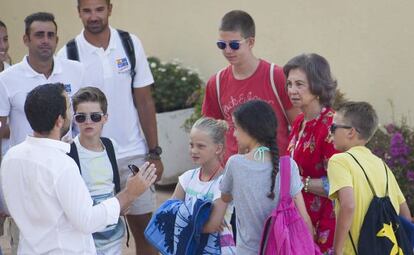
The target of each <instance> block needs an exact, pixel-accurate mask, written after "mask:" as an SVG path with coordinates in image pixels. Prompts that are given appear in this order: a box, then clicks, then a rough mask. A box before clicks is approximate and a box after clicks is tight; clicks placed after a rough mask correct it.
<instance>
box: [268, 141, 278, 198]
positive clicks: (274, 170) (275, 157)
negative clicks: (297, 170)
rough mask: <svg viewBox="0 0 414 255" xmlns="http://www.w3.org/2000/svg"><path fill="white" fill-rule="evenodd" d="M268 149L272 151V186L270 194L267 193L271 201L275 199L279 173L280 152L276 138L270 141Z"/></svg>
mask: <svg viewBox="0 0 414 255" xmlns="http://www.w3.org/2000/svg"><path fill="white" fill-rule="evenodd" d="M267 147H268V148H269V150H270V155H271V157H272V165H273V167H272V173H271V181H272V184H271V185H270V192H269V193H267V197H268V198H270V199H272V200H273V199H274V198H275V182H276V175H277V173H278V172H279V150H278V148H277V145H276V141H275V138H272V139H270V140H269V142H268V144H267Z"/></svg>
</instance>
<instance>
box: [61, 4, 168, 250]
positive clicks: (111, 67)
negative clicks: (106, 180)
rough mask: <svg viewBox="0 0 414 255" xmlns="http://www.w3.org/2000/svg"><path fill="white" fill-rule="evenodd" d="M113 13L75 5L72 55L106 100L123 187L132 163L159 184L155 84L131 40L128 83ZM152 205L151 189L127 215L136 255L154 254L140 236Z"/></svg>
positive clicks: (101, 6) (101, 7)
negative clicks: (148, 165) (152, 172)
mask: <svg viewBox="0 0 414 255" xmlns="http://www.w3.org/2000/svg"><path fill="white" fill-rule="evenodd" d="M111 11H112V4H111V3H110V0H78V13H79V17H80V19H81V20H82V23H83V25H84V29H83V30H82V31H81V33H80V34H79V35H78V36H76V38H75V43H76V45H75V48H74V49H75V50H76V51H77V55H78V58H77V59H78V60H79V61H80V62H82V63H83V64H84V66H85V69H86V80H87V81H88V84H91V85H93V86H97V87H98V88H99V89H101V90H102V91H103V92H104V93H105V95H106V97H107V99H108V114H109V116H110V118H109V119H108V122H107V123H106V124H105V127H104V129H103V136H106V137H110V138H113V139H114V140H115V141H116V142H117V144H118V145H119V159H118V166H119V174H120V177H121V186H122V185H123V183H125V180H126V176H127V174H128V173H129V170H128V164H130V163H134V164H136V165H140V164H142V162H143V161H145V160H147V159H148V160H149V161H150V162H152V163H154V164H155V165H156V167H157V176H158V178H160V177H161V173H162V170H163V166H162V163H161V158H160V154H161V148H160V147H159V146H158V137H157V125H156V119H155V107H154V102H153V99H152V95H151V86H150V85H152V83H153V82H154V79H153V77H152V74H151V71H150V68H149V65H148V62H147V59H146V55H145V52H144V49H143V47H142V44H141V42H140V40H139V39H138V38H137V37H136V36H135V35H132V34H129V36H130V40H131V41H130V42H131V44H132V49H133V51H134V53H135V54H134V56H135V60H136V61H135V63H136V65H135V69H133V70H134V71H135V72H136V74H135V76H134V79H132V75H131V67H132V66H133V64H132V61H131V58H130V56H131V55H129V54H128V53H127V52H126V51H127V50H126V47H125V46H123V42H125V41H123V40H122V39H121V36H120V33H119V32H118V31H117V30H116V29H114V28H112V27H110V26H109V21H108V20H109V16H110V15H111ZM68 48H71V47H70V45H69V46H68V44H67V45H66V46H65V47H64V48H62V49H61V50H60V51H59V52H58V56H59V57H63V58H69V59H75V58H73V57H72V56H71V54H70V53H71V52H69V54H68V52H67V50H68ZM72 49H73V48H72ZM130 49H131V48H130ZM132 91H133V93H132ZM134 101H135V106H136V107H135V106H134ZM141 128H142V131H143V132H141ZM155 202H156V201H155V193H154V189H151V190H149V191H148V192H146V193H144V194H143V195H142V196H141V197H139V198H138V200H137V201H136V203H134V204H133V206H132V207H131V208H130V210H129V211H128V215H127V219H128V223H129V226H130V228H131V231H132V234H133V236H134V240H135V244H136V245H135V247H136V254H145V255H148V254H157V252H156V250H155V249H154V248H153V247H152V246H151V245H149V243H148V242H147V241H146V240H145V237H144V233H143V232H144V229H145V227H146V226H147V224H148V222H149V220H150V218H151V214H152V212H153V211H154V210H155Z"/></svg>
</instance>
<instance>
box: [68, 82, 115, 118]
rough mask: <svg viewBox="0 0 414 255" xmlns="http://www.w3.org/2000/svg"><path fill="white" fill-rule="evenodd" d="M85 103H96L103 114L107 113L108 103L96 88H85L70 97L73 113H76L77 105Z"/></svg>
mask: <svg viewBox="0 0 414 255" xmlns="http://www.w3.org/2000/svg"><path fill="white" fill-rule="evenodd" d="M85 102H96V103H99V105H100V106H101V110H102V112H103V113H104V114H106V112H107V111H108V101H107V100H106V96H105V94H104V93H103V92H102V91H101V90H100V89H98V88H96V87H85V88H81V89H80V90H78V91H77V92H76V93H75V95H73V97H72V105H73V111H74V112H75V113H76V109H77V108H78V105H79V104H81V103H85Z"/></svg>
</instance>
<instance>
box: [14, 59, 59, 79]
mask: <svg viewBox="0 0 414 255" xmlns="http://www.w3.org/2000/svg"><path fill="white" fill-rule="evenodd" d="M28 57H29V56H28V55H25V56H24V57H23V60H22V63H23V66H24V73H25V75H26V76H27V77H36V76H43V77H44V74H42V73H38V72H36V71H35V70H34V69H33V68H32V67H31V66H30V64H29V60H28V59H29V58H28ZM61 72H62V65H61V64H60V61H59V60H58V59H57V58H56V57H55V56H53V70H52V73H51V74H50V77H52V76H53V75H54V74H59V73H61Z"/></svg>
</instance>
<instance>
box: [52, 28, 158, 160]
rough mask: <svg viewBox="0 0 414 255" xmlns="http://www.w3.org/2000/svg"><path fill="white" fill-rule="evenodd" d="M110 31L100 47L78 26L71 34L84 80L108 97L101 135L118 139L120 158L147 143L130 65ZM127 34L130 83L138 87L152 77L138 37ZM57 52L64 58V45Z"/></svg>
mask: <svg viewBox="0 0 414 255" xmlns="http://www.w3.org/2000/svg"><path fill="white" fill-rule="evenodd" d="M110 31H111V36H110V39H109V44H108V47H107V48H106V49H103V48H102V47H95V46H94V45H92V44H90V43H89V42H88V41H87V40H86V39H85V36H84V30H82V32H81V33H80V34H79V35H78V36H76V38H75V40H76V45H77V49H78V53H79V60H80V62H82V63H83V64H84V66H85V69H86V78H85V79H86V83H87V84H90V85H91V86H96V87H98V88H100V89H101V90H102V91H103V92H104V93H105V95H106V97H107V100H108V116H109V118H108V121H107V123H106V124H105V126H104V128H103V133H102V136H106V137H111V138H113V139H114V140H115V141H116V142H117V143H118V146H119V151H118V153H119V157H120V158H125V157H129V156H135V155H142V154H145V153H146V152H147V147H146V142H145V138H144V136H143V133H142V132H141V126H140V122H139V117H138V114H137V111H136V108H135V106H134V101H133V97H132V93H131V75H130V70H131V65H130V62H129V60H128V57H127V55H126V53H125V50H124V48H123V46H122V41H121V38H120V36H119V34H118V32H117V30H116V29H114V28H112V27H110ZM130 35H131V39H132V42H133V46H134V51H135V59H136V67H135V71H136V76H135V79H134V85H133V86H134V88H142V87H145V86H148V85H151V84H152V83H154V79H153V77H152V74H151V70H150V68H149V65H148V61H147V57H146V55H145V52H144V49H143V47H142V44H141V41H140V40H139V39H138V37H137V36H135V35H133V34H130ZM57 56H58V57H62V58H65V59H66V58H67V53H66V46H64V47H63V48H62V49H61V50H59V52H58V54H57Z"/></svg>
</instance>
